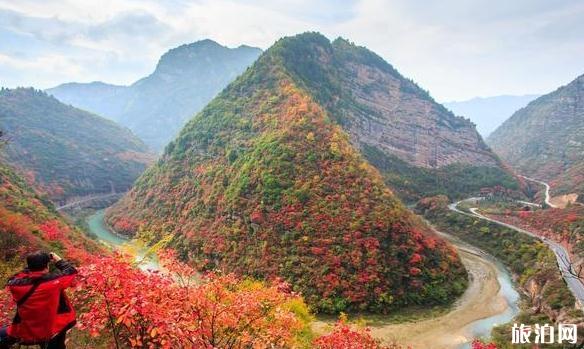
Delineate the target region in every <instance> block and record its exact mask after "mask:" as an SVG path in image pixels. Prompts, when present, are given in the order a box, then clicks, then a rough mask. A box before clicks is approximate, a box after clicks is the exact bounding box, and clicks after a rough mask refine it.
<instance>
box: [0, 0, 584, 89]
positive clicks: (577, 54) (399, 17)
mask: <svg viewBox="0 0 584 349" xmlns="http://www.w3.org/2000/svg"><path fill="white" fill-rule="evenodd" d="M2 10H4V13H3V14H0V16H2V15H3V16H4V17H0V19H2V21H0V53H1V54H2V55H3V57H4V58H3V59H0V69H1V66H2V65H4V66H7V65H8V64H9V63H7V61H6V59H7V58H6V57H9V58H11V59H12V63H11V64H12V67H13V69H14V70H15V71H13V72H11V76H12V80H14V81H19V84H24V85H26V84H32V85H36V86H39V87H48V86H52V85H55V84H58V83H61V82H66V81H72V80H82V81H90V79H92V80H95V79H100V80H104V81H108V82H114V83H131V82H132V81H134V80H135V79H137V78H139V77H142V76H144V75H146V74H148V73H149V72H150V71H151V70H152V69H153V67H154V65H155V64H156V61H157V59H158V58H159V57H160V55H162V54H163V53H164V52H166V51H167V50H168V49H170V48H172V47H175V46H178V45H180V44H183V43H187V42H193V41H196V40H199V39H204V38H211V39H214V40H217V41H219V42H220V43H222V44H226V45H228V46H238V45H240V44H248V45H253V46H259V47H262V48H267V47H269V46H270V45H271V44H272V43H273V42H274V41H275V40H277V39H278V38H280V37H282V36H286V35H293V34H296V33H299V32H303V31H308V30H317V31H321V32H323V33H324V34H326V35H327V36H329V37H331V38H334V37H336V36H343V37H346V38H348V39H350V40H352V41H354V42H356V43H357V44H360V45H363V46H367V47H368V48H370V49H371V50H373V51H375V52H377V53H378V54H380V55H381V56H382V57H384V58H385V59H387V60H388V61H389V62H390V63H391V64H393V65H394V66H395V67H396V68H397V69H398V70H399V71H401V72H402V73H403V74H404V75H406V76H407V77H411V78H413V79H414V80H415V81H417V82H419V83H420V84H421V85H422V87H424V88H426V89H428V90H430V92H431V94H432V95H434V96H435V97H436V98H437V99H439V100H451V99H464V98H470V97H472V96H476V95H485V96H486V95H496V94H525V93H545V92H547V91H549V90H552V89H554V88H555V87H557V86H558V85H560V84H563V83H566V82H568V81H569V80H571V79H572V78H574V77H575V76H576V75H579V74H581V73H582V72H583V71H584V61H582V59H581V57H583V56H584V39H582V38H583V37H584V21H582V20H581V19H582V18H583V17H584V3H581V2H580V3H579V2H574V1H569V0H558V1H554V2H549V1H546V0H516V1H507V0H488V1H487V0H473V1H467V0H441V1H438V0H430V1H424V2H416V1H408V0H359V1H350V0H346V1H333V0H297V1H286V0H273V1H268V0H247V1H235V0H198V1H183V0H168V1H153V0H141V1H140V0H102V1H83V0H45V1H42V2H40V1H35V0H19V1H11V0H0V11H2ZM7 10H9V11H7ZM7 16H8V17H7ZM6 18H8V19H10V20H5V19H6ZM6 35H24V36H26V37H30V40H31V41H30V42H29V41H26V42H23V43H22V44H21V45H17V44H16V45H13V46H12V47H8V46H3V45H2V43H1V42H2V38H3V36H6ZM32 40H33V41H32ZM13 41H16V40H13ZM32 44H34V45H35V47H36V46H38V48H37V49H36V50H34V51H33V50H31V45H32ZM51 55H52V56H53V57H57V56H59V57H61V58H60V59H61V61H60V62H61V63H59V62H58V61H57V60H55V61H53V62H52V63H49V65H50V66H44V67H43V66H42V65H41V66H37V67H38V69H40V70H39V73H38V74H37V75H38V76H44V78H42V79H40V78H39V79H36V78H35V75H32V76H31V74H30V73H29V72H27V71H26V70H25V68H15V67H14V64H17V63H15V60H20V59H22V60H24V62H23V63H22V64H36V63H35V62H38V61H39V60H40V59H41V57H45V59H46V57H50V56H51ZM37 56H38V57H37ZM16 57H18V58H16ZM63 62H67V67H63V66H62V65H63ZM61 68H63V73H62V74H60V75H55V74H53V73H51V72H53V71H56V70H59V69H61ZM43 70H46V72H43ZM19 72H21V77H20V80H19V77H18V74H19ZM50 77H54V78H50ZM28 79H31V80H28ZM47 85H48V86H47Z"/></svg>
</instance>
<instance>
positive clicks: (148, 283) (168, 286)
mask: <svg viewBox="0 0 584 349" xmlns="http://www.w3.org/2000/svg"><path fill="white" fill-rule="evenodd" d="M159 258H160V261H161V263H162V264H163V266H164V269H165V270H166V271H165V272H164V273H163V272H144V271H141V270H139V269H136V268H134V267H132V266H131V264H130V263H129V262H128V261H126V260H125V259H124V258H123V257H121V256H118V257H113V258H96V259H94V260H93V262H92V263H91V264H89V265H86V266H83V267H82V268H81V277H80V279H81V280H80V282H79V284H78V286H77V287H76V291H75V299H76V302H77V304H79V305H81V307H82V311H81V315H80V319H79V320H80V324H81V328H82V329H84V330H87V331H88V332H90V333H93V334H96V333H104V331H105V330H108V331H112V329H113V330H114V331H113V333H115V335H116V336H117V337H118V340H120V341H122V342H123V343H125V344H126V345H128V346H130V347H132V348H150V347H160V348H176V347H197V348H211V347H224V346H232V347H233V348H247V347H254V348H268V347H271V346H272V345H276V346H291V345H292V343H293V342H294V340H295V336H296V335H297V334H298V333H299V331H301V330H302V329H303V326H304V325H303V324H302V323H301V322H300V320H299V319H297V318H296V316H295V313H293V312H292V311H290V310H289V309H290V308H289V304H290V302H302V300H301V298H299V296H297V295H295V294H292V293H289V291H287V290H288V287H287V286H286V285H285V284H281V283H280V282H277V283H275V284H272V285H264V284H262V283H259V282H255V281H248V280H241V279H239V278H237V277H235V276H233V275H225V276H218V275H214V274H208V275H207V276H206V277H205V278H204V281H203V282H202V283H201V284H195V283H194V282H185V281H186V280H192V279H193V278H195V277H196V275H197V273H196V271H195V270H194V269H192V268H190V267H189V266H188V265H186V264H184V263H180V262H178V261H176V259H175V253H174V252H171V251H164V252H163V253H161V255H160V257H159Z"/></svg>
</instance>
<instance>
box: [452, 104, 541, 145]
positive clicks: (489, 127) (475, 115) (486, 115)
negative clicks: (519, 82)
mask: <svg viewBox="0 0 584 349" xmlns="http://www.w3.org/2000/svg"><path fill="white" fill-rule="evenodd" d="M539 96H540V95H535V94H529V95H522V96H513V95H501V96H492V97H475V98H472V99H469V100H465V101H452V102H446V103H444V106H445V107H446V108H448V109H450V110H452V111H453V112H454V113H455V114H456V115H462V116H464V117H467V118H469V119H470V120H471V121H472V122H474V123H475V124H476V125H477V131H478V132H479V133H480V134H481V135H482V136H483V137H485V138H486V137H488V136H489V134H491V132H493V131H494V130H495V129H496V128H497V127H499V126H500V125H501V124H502V123H503V122H504V121H505V120H507V119H508V118H509V117H510V116H511V115H513V113H514V112H516V111H517V110H519V109H521V108H523V107H525V106H526V105H527V104H528V103H529V102H531V101H533V100H534V99H536V98H537V97H539Z"/></svg>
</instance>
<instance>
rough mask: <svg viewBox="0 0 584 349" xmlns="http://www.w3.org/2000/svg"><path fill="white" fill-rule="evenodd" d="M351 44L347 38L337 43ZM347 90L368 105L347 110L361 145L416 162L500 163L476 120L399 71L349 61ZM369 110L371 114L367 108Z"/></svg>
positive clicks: (346, 62)
mask: <svg viewBox="0 0 584 349" xmlns="http://www.w3.org/2000/svg"><path fill="white" fill-rule="evenodd" d="M340 45H346V43H343V42H342V41H341V42H339V43H338V44H337V45H336V46H340ZM342 63H343V65H342V69H343V70H344V71H345V72H346V74H345V76H346V77H347V79H345V80H344V81H343V85H344V87H345V88H350V89H351V90H352V95H353V98H354V101H355V103H357V105H359V106H362V108H355V109H352V110H347V112H348V116H349V118H350V119H351V120H352V121H353V122H351V123H350V126H349V127H348V130H349V133H350V134H351V136H352V139H353V140H354V142H355V143H358V144H367V145H369V146H374V147H377V148H378V149H380V150H382V151H383V152H384V153H387V154H392V155H395V156H397V157H398V158H400V159H402V160H404V161H406V162H408V163H409V164H411V165H415V166H420V167H426V168H437V167H443V166H446V165H450V164H455V163H458V164H471V165H474V166H481V165H485V166H497V165H498V162H497V159H496V157H495V156H493V153H492V152H491V151H490V150H489V148H488V147H487V146H486V144H485V143H484V142H483V140H482V138H481V137H480V135H479V134H478V133H477V131H476V129H475V125H474V124H473V123H471V122H470V121H468V120H466V119H464V118H461V117H456V116H454V115H453V114H452V113H451V112H449V111H448V110H446V109H445V108H444V107H443V106H442V105H440V104H438V103H436V102H434V101H433V100H432V99H431V98H429V96H428V95H427V94H425V93H423V92H422V91H421V90H420V89H419V88H418V87H417V86H415V84H413V83H412V82H410V81H407V80H405V79H403V78H401V77H400V76H399V75H396V74H395V73H396V72H395V71H392V70H391V69H388V68H389V66H387V67H385V69H384V67H383V66H379V65H370V64H367V63H366V62H360V61H357V62H355V61H352V60H344V61H343V62H342ZM364 111H365V112H364Z"/></svg>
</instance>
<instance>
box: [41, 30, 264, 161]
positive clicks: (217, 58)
mask: <svg viewBox="0 0 584 349" xmlns="http://www.w3.org/2000/svg"><path fill="white" fill-rule="evenodd" d="M260 53H261V50H260V49H258V48H254V47H249V46H245V45H242V46H239V47H237V48H227V47H224V46H221V45H219V44H218V43H216V42H215V41H212V40H201V41H197V42H195V43H192V44H188V45H181V46H179V47H177V48H174V49H172V50H170V51H168V52H167V53H165V54H164V55H163V56H162V57H161V58H160V60H159V62H158V64H157V66H156V69H155V70H154V72H153V73H152V74H150V75H149V76H146V77H144V78H142V79H140V80H138V81H136V82H135V83H133V84H132V85H129V86H117V85H111V84H107V83H103V82H92V83H66V84H63V85H59V86H57V87H54V88H50V89H48V90H47V92H48V93H50V94H52V95H53V96H55V97H57V98H58V99H59V100H61V101H62V102H64V103H68V104H71V105H73V106H75V107H78V108H81V109H85V110H88V111H91V112H94V113H96V114H99V115H102V116H104V117H107V118H109V119H112V120H114V121H116V122H118V123H120V124H122V125H124V126H126V127H128V128H130V129H131V130H132V131H134V133H135V134H136V135H137V136H138V137H140V138H141V139H142V140H144V142H145V143H146V144H147V145H149V146H150V147H151V148H152V149H154V150H156V151H160V150H161V149H163V148H164V146H165V145H166V144H168V142H170V141H171V140H172V138H173V137H174V136H176V133H177V132H178V131H179V130H180V129H181V127H182V126H183V125H184V123H185V122H186V121H187V120H188V119H189V118H191V117H192V116H194V115H195V114H196V113H197V112H198V111H199V110H201V109H202V108H203V107H204V106H205V105H206V104H207V103H208V102H209V101H210V100H211V99H212V98H213V97H214V96H215V95H216V94H217V93H218V92H219V91H221V90H222V89H223V88H224V87H225V86H227V84H228V83H229V82H231V81H232V80H233V79H235V78H236V77H237V76H238V75H239V74H241V73H242V72H243V71H244V70H245V68H246V67H248V66H249V65H250V64H251V63H253V62H254V61H255V60H256V59H257V57H258V56H259V55H260Z"/></svg>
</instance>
